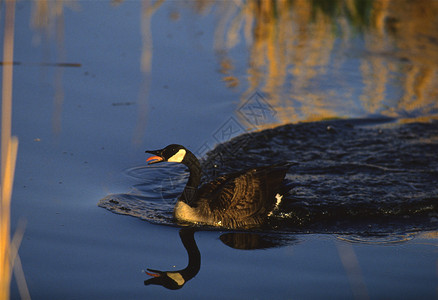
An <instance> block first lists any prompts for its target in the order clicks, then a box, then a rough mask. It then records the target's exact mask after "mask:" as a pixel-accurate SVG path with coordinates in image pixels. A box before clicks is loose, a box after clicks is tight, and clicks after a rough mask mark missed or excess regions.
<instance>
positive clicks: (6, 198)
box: [0, 0, 30, 300]
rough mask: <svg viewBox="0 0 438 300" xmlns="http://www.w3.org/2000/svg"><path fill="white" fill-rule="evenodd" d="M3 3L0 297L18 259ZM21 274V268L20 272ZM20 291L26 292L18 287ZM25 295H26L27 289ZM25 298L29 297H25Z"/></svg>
mask: <svg viewBox="0 0 438 300" xmlns="http://www.w3.org/2000/svg"><path fill="white" fill-rule="evenodd" d="M5 2H6V14H5V29H4V43H3V62H4V64H3V79H2V121H1V193H0V196H1V199H0V300H7V299H9V296H10V295H9V294H10V283H11V276H12V266H13V262H14V261H15V258H18V254H17V252H18V250H17V249H18V248H17V247H18V245H14V244H12V245H11V242H10V212H11V195H12V187H13V183H14V173H15V163H16V159H17V150H18V139H17V138H16V137H11V123H12V122H11V119H12V74H13V54H14V17H15V0H6V1H5ZM12 257H14V259H12ZM16 273H17V272H16ZM18 273H20V272H18ZM22 274H23V272H22V270H21V274H20V275H22ZM24 286H26V284H24ZM25 291H27V287H26V288H25ZM20 294H22V295H26V294H24V293H22V291H21V289H20ZM27 295H29V293H28V292H27ZM25 297H26V296H25ZM27 298H30V297H29V296H27Z"/></svg>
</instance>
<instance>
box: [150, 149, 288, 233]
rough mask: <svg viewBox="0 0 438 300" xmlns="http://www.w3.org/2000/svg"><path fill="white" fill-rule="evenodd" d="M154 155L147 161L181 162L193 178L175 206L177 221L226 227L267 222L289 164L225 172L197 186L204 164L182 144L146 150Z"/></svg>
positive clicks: (277, 202)
mask: <svg viewBox="0 0 438 300" xmlns="http://www.w3.org/2000/svg"><path fill="white" fill-rule="evenodd" d="M145 152H146V153H150V154H153V155H154V156H152V157H149V158H148V159H147V162H148V163H149V164H154V163H159V162H164V161H167V162H176V163H182V164H184V165H186V166H187V167H188V168H189V171H190V177H189V180H188V182H187V184H186V186H185V188H184V191H183V193H182V194H181V196H180V197H179V198H178V201H177V203H176V205H175V208H174V217H175V219H176V220H177V221H182V222H189V223H195V224H206V225H212V226H219V227H225V228H249V227H254V226H259V225H262V224H264V222H265V221H266V219H267V217H268V215H269V214H270V213H272V211H273V210H274V209H276V208H277V207H278V205H279V204H280V202H281V198H282V196H281V195H279V194H278V189H279V187H280V185H281V183H282V181H283V179H284V176H285V175H286V172H287V170H288V169H289V167H290V164H288V163H285V164H282V165H275V166H267V167H257V168H252V169H249V170H246V171H241V172H236V173H232V174H226V175H223V176H220V177H218V178H216V179H215V180H214V181H212V182H209V183H206V184H204V185H202V186H201V187H200V188H198V186H199V184H200V181H201V165H200V163H199V161H198V159H197V158H196V156H195V155H194V154H193V153H192V152H190V151H189V150H187V149H186V148H185V147H183V146H181V145H176V144H172V145H169V146H167V147H165V148H164V149H160V150H154V151H149V150H147V151H145Z"/></svg>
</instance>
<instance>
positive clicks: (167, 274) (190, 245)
mask: <svg viewBox="0 0 438 300" xmlns="http://www.w3.org/2000/svg"><path fill="white" fill-rule="evenodd" d="M194 234H195V231H194V230H193V229H181V231H180V232H179V236H180V238H181V241H182V243H183V245H184V248H186V250H187V254H188V256H189V263H188V265H187V267H186V268H184V269H182V270H178V271H159V270H153V269H147V270H148V271H149V272H146V274H148V275H149V276H152V277H153V278H150V279H148V280H145V281H144V284H145V285H150V284H155V285H162V286H164V287H165V288H168V289H170V290H177V289H180V288H182V287H183V286H184V284H185V283H186V282H187V281H189V280H190V279H192V278H193V277H195V276H196V274H198V272H199V269H200V268H201V254H200V253H199V249H198V247H197V246H196V242H195V237H194Z"/></svg>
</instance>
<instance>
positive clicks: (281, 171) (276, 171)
mask: <svg viewBox="0 0 438 300" xmlns="http://www.w3.org/2000/svg"><path fill="white" fill-rule="evenodd" d="M287 169H288V168H286V167H281V168H279V167H278V166H270V167H261V168H254V169H250V170H248V171H244V172H238V173H233V174H228V175H224V176H221V177H219V178H217V179H216V180H215V181H213V182H210V183H208V184H206V185H204V186H202V187H201V189H200V198H204V199H208V201H206V203H207V205H208V209H209V210H210V212H211V213H213V215H221V216H223V217H225V219H231V220H234V221H235V222H239V221H244V220H248V219H249V218H255V217H256V218H257V217H265V216H266V215H267V213H268V212H269V211H271V210H272V208H273V207H274V205H275V193H276V192H277V191H278V188H279V186H280V184H281V182H282V181H283V178H284V176H285V174H286V172H287Z"/></svg>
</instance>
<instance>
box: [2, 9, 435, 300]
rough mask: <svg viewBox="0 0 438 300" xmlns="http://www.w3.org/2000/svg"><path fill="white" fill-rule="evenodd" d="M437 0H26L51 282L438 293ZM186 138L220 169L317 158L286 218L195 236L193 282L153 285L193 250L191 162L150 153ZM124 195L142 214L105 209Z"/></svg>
mask: <svg viewBox="0 0 438 300" xmlns="http://www.w3.org/2000/svg"><path fill="white" fill-rule="evenodd" d="M324 3H325V2H324ZM0 12H1V13H2V14H3V12H4V10H0ZM436 12H437V7H436V2H435V1H415V2H412V1H377V0H375V1H346V2H343V1H334V2H333V3H331V4H330V5H324V4H323V2H319V1H284V2H283V1H274V2H271V1H245V2H239V1H233V2H228V1H217V2H215V1H200V0H199V1H188V2H179V1H178V2H176V1H110V2H103V1H75V2H72V1H56V3H55V2H52V1H49V2H45V1H35V2H29V1H18V2H17V9H16V20H15V22H16V28H15V53H14V59H15V60H16V62H15V64H14V91H13V101H14V102H13V128H12V131H13V135H16V136H18V138H19V141H20V144H19V152H18V161H17V168H16V174H15V175H16V176H15V185H14V191H13V199H12V227H13V228H12V229H13V230H15V229H16V228H17V226H18V224H19V220H20V219H21V220H25V221H26V224H27V225H26V229H25V235H24V239H23V242H22V244H21V246H20V257H21V262H22V265H23V270H24V274H25V276H26V280H27V284H28V287H29V291H30V294H31V296H32V298H33V299H142V298H169V297H178V298H182V299H184V298H186V299H195V298H215V297H216V298H221V299H223V298H230V299H231V298H240V299H241V298H263V299H272V298H278V299H281V298H321V299H326V298H327V297H330V298H353V297H355V296H357V297H362V296H363V297H366V296H370V297H371V298H414V297H415V298H418V297H422V298H434V297H436V287H437V272H436V263H437V259H436V246H437V242H436V229H437V228H436V204H435V202H436V196H437V194H436V187H435V186H434V185H433V181H434V180H435V181H436V171H437V158H436V145H437V141H436V126H437V125H436V122H434V121H433V120H435V119H436V114H437V105H438V101H437V94H438V93H437V87H438V86H437V85H436V84H435V82H437V78H436V77H437V74H438V72H437V64H438V63H437V62H438V59H437V55H438V51H437V45H438V44H437V38H438V37H437V31H436V28H437V18H436V16H437V15H438V13H436ZM0 20H4V18H3V15H2V17H1V18H0ZM2 24H3V22H2ZM1 26H3V25H1ZM1 28H3V27H1ZM376 118H377V119H380V120H383V121H382V122H380V121H379V122H375V120H376ZM388 118H389V119H388ZM334 119H345V120H346V121H345V122H333V123H331V121H330V122H328V123H327V120H334ZM356 119H362V120H365V124H364V123H363V122H362V121H361V122H359V123H357V122H358V121H354V120H356ZM324 120H325V121H324ZM370 120H371V121H370ZM321 121H324V122H321ZM299 122H306V123H305V124H299ZM329 126H330V127H329ZM265 129H266V131H263V130H265ZM233 138H234V139H233ZM265 138H267V139H266V140H265ZM245 142H246V143H245ZM171 143H179V144H183V145H184V146H186V147H188V148H189V149H192V150H193V152H194V153H195V154H196V155H197V156H198V157H200V158H204V159H205V160H204V166H205V167H204V168H203V169H204V171H205V172H206V173H205V178H206V180H207V179H208V178H212V177H214V176H216V174H218V173H221V172H228V171H229V170H230V169H241V168H243V167H246V166H247V165H248V166H249V165H254V164H256V163H257V164H270V163H271V162H274V161H277V160H288V161H294V162H298V163H299V164H298V165H296V166H294V167H293V168H291V170H290V172H289V173H288V175H287V182H288V185H289V186H290V187H291V190H290V192H289V194H288V195H287V198H288V200H290V202H288V203H289V205H288V206H287V207H284V210H283V213H285V214H287V215H278V216H276V218H277V219H274V220H273V221H275V222H273V224H272V225H273V228H270V229H269V230H267V231H263V232H256V233H257V234H256V235H254V232H250V233H248V232H243V233H242V232H229V231H217V230H216V231H211V230H206V228H200V229H199V230H198V231H197V232H196V233H194V240H195V241H196V244H197V247H198V248H199V251H200V255H201V267H200V270H199V272H198V273H197V275H196V276H195V277H194V278H192V279H191V280H190V281H188V282H187V283H186V284H185V285H184V286H183V287H182V288H181V289H179V290H177V291H173V290H168V289H165V288H163V287H162V286H156V285H148V286H144V281H145V280H148V279H149V278H150V276H148V275H147V274H145V273H144V270H146V268H151V269H154V270H179V269H183V268H184V267H185V266H186V265H187V253H186V251H185V249H184V247H183V245H182V242H181V239H180V236H179V230H180V229H179V228H178V227H175V226H174V225H173V223H172V220H171V219H170V218H169V216H170V215H171V209H172V204H173V202H172V201H174V199H175V198H176V197H177V195H178V192H179V191H178V189H180V188H181V187H182V186H183V185H184V181H185V178H186V176H187V173H186V172H185V170H184V168H181V167H177V166H163V167H160V168H159V169H158V168H157V169H153V168H145V167H144V164H145V155H144V150H145V149H159V148H162V147H164V146H166V145H168V144H171ZM218 145H222V146H218ZM234 145H237V146H238V147H237V148H234V147H233V146H234ZM221 147H225V148H221ZM230 147H231V148H230ZM214 149H215V150H214ZM229 149H233V152H232V153H231V155H230V150H229ZM212 150H214V151H213V152H209V151H212ZM234 150H236V151H234ZM208 153H210V154H208ZM215 153H216V154H220V156H219V158H218V157H216V156H215V155H212V154H215ZM222 158H224V159H222ZM225 158H226V159H225ZM242 158H244V159H242ZM209 163H213V164H212V166H211V164H210V166H207V165H208V164H209ZM163 187H166V188H163ZM113 195H122V196H121V199H122V200H124V201H125V200H127V199H128V200H134V201H135V203H136V205H137V209H138V210H139V212H140V213H139V214H138V215H137V218H133V217H127V216H123V215H120V214H114V213H112V212H109V211H108V210H105V209H103V208H101V207H98V206H97V203H98V201H99V200H101V199H108V198H107V197H112V196H113ZM127 195H130V196H129V197H128V196H127ZM167 200H169V201H167ZM142 201H143V202H142ZM355 201H357V202H355ZM144 202H145V203H147V205H145V206H143V205H142V204H143V203H144ZM130 203H131V204H132V201H131V202H130ZM285 203H286V202H285ZM355 203H357V205H355ZM141 209H143V211H142V210H141ZM145 211H146V212H147V216H146V217H144V215H143V213H145ZM291 212H295V213H294V214H290V213H291ZM355 214H358V215H359V216H360V218H359V219H360V220H359V221H357V219H356V218H355V217H354V216H355ZM142 216H143V217H142ZM138 217H142V218H143V219H147V220H148V221H144V220H141V219H140V218H138ZM284 217H285V218H284ZM284 219H285V220H286V223H284V222H283V221H284ZM340 220H341V223H338V221H340ZM344 220H347V222H346V223H345V222H343V221H344ZM277 221H278V222H279V223H278V224H277ZM151 223H154V224H151ZM368 224H371V225H372V226H371V228H369V227H368ZM164 225H172V226H164ZM276 226H277V227H276ZM276 228H281V230H276ZM364 233H365V234H364ZM368 233H369V234H368ZM249 249H251V250H249ZM236 282H238V283H239V284H238V285H237V284H236ZM12 298H13V299H17V298H19V295H18V291H17V288H16V284H15V281H14V282H13V284H12Z"/></svg>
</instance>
